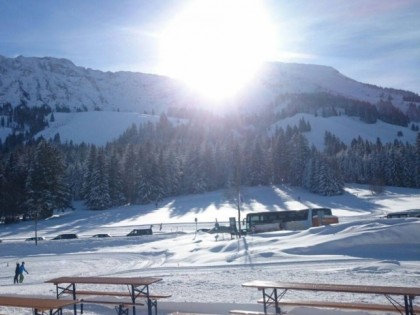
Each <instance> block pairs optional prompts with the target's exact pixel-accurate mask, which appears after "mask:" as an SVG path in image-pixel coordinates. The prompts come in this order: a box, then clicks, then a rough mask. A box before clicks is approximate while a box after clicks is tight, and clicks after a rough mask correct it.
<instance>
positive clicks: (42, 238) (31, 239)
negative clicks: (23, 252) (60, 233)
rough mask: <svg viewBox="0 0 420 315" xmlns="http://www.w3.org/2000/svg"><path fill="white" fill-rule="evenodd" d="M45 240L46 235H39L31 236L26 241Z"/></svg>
mask: <svg viewBox="0 0 420 315" xmlns="http://www.w3.org/2000/svg"><path fill="white" fill-rule="evenodd" d="M43 240H45V237H43V236H38V237H29V238H27V239H26V240H25V241H43Z"/></svg>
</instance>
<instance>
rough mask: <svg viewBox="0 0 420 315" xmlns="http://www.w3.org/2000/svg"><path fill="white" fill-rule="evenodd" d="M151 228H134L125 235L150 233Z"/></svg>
mask: <svg viewBox="0 0 420 315" xmlns="http://www.w3.org/2000/svg"><path fill="white" fill-rule="evenodd" d="M152 234H153V232H152V229H151V228H150V229H134V230H132V231H131V232H130V233H128V234H127V236H141V235H152Z"/></svg>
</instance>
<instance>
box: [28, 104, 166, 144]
mask: <svg viewBox="0 0 420 315" xmlns="http://www.w3.org/2000/svg"><path fill="white" fill-rule="evenodd" d="M54 119H55V121H54V122H50V126H49V127H48V128H46V129H44V130H43V131H41V132H39V133H38V134H37V136H36V137H41V136H42V137H44V138H45V139H53V138H54V136H55V135H56V134H57V133H58V134H59V135H60V139H61V142H62V143H65V142H70V141H72V142H73V143H74V144H81V143H82V142H84V143H86V144H95V145H98V146H103V145H105V144H106V143H107V142H111V141H113V140H116V139H117V138H118V137H119V136H121V135H122V134H123V133H124V132H125V131H126V130H127V129H128V128H130V127H131V126H132V125H133V124H135V125H136V126H138V125H139V124H143V123H147V122H148V121H150V122H153V123H156V122H157V121H159V116H155V115H147V114H139V113H127V112H102V111H97V112H80V113H55V114H54Z"/></svg>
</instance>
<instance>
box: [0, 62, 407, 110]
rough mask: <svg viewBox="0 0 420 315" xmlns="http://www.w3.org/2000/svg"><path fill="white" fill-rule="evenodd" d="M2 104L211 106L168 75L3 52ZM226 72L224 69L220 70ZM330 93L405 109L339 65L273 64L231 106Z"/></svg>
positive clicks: (397, 100)
mask: <svg viewBox="0 0 420 315" xmlns="http://www.w3.org/2000/svg"><path fill="white" fill-rule="evenodd" d="M0 74H1V77H0V104H1V103H6V102H10V103H11V104H12V105H13V106H17V105H19V104H21V103H25V104H27V105H28V106H41V105H44V104H48V105H50V106H51V107H52V108H55V106H56V105H58V106H67V107H69V108H70V109H72V110H76V109H87V110H93V109H95V108H99V109H101V110H117V109H120V110H121V111H135V112H143V111H144V110H147V111H151V110H152V109H154V110H155V112H158V111H160V110H164V109H166V108H167V107H168V106H170V105H174V104H175V105H182V106H194V103H195V105H203V104H205V105H206V106H209V107H211V106H212V104H210V103H208V102H205V101H204V100H200V99H199V98H198V97H197V95H193V93H192V92H191V91H188V89H187V88H186V87H184V86H181V85H180V83H178V82H176V81H175V80H172V79H170V78H167V77H163V76H157V75H151V74H143V73H132V72H115V73H113V72H101V71H96V70H92V69H85V68H82V67H77V66H75V65H74V64H73V63H72V62H71V61H69V60H66V59H57V58H51V57H45V58H27V57H22V56H19V57H17V58H6V57H2V56H0ZM220 75H221V76H222V75H223V74H222V73H221V74H220ZM313 92H327V93H331V94H334V95H341V96H345V97H348V98H351V99H357V100H364V101H368V102H371V103H372V104H376V103H377V102H378V101H379V100H380V99H381V98H384V97H385V98H387V97H389V96H391V97H392V102H393V104H394V105H395V106H397V107H400V108H401V109H402V110H403V111H404V112H405V111H406V109H407V107H406V106H407V104H405V103H404V102H403V101H402V95H401V93H402V91H399V92H397V91H395V90H394V91H390V90H385V89H383V88H379V87H375V86H371V85H366V84H363V83H360V82H356V81H354V80H351V79H349V78H347V77H345V76H344V75H342V74H341V73H339V72H338V71H337V70H335V69H333V68H331V67H326V66H319V65H309V64H289V63H268V64H266V65H265V66H264V67H263V68H262V69H261V71H260V73H259V75H257V76H256V78H255V79H254V81H252V82H251V83H250V84H249V86H247V87H246V88H245V89H243V92H242V93H241V94H239V95H237V97H236V98H235V99H233V100H229V101H228V102H227V104H226V106H223V104H218V106H217V107H216V108H214V109H215V110H222V109H223V110H226V107H229V106H233V107H235V106H238V105H240V106H241V107H247V108H248V109H253V110H258V109H259V108H261V106H265V105H267V104H269V103H270V102H272V101H274V100H275V98H276V97H277V96H278V95H280V94H284V93H313Z"/></svg>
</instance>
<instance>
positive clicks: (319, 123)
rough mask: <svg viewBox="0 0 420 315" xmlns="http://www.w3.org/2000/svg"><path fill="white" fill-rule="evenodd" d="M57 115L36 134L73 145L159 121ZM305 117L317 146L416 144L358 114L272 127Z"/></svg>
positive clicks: (121, 115)
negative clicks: (331, 139)
mask: <svg viewBox="0 0 420 315" xmlns="http://www.w3.org/2000/svg"><path fill="white" fill-rule="evenodd" d="M54 118H55V121H54V122H50V126H49V127H47V128H46V129H45V130H43V131H41V132H39V133H38V134H37V135H36V137H40V136H42V137H44V138H46V139H53V138H54V136H55V135H56V134H57V133H59V134H60V139H61V142H62V143H65V142H70V141H72V142H73V143H74V144H80V143H82V142H84V143H86V144H95V145H98V146H100V145H105V144H106V143H107V142H110V141H112V140H116V139H117V138H118V137H119V136H121V135H122V134H123V133H124V131H126V130H127V129H128V128H130V127H131V126H132V125H133V124H136V125H139V124H143V123H146V122H148V121H150V122H157V121H159V116H156V115H146V114H140V113H134V112H130V113H129V112H112V111H111V112H106V111H99V112H81V113H55V114H54ZM302 118H303V119H305V121H307V122H309V123H310V124H311V131H310V132H306V133H304V135H305V136H306V137H307V139H308V141H309V143H310V144H313V145H315V146H316V147H317V148H318V149H323V147H324V136H325V131H330V132H332V133H333V134H335V135H336V136H337V137H338V138H339V139H340V140H341V141H343V142H344V143H345V144H347V145H349V144H350V143H351V141H352V140H353V139H355V138H357V137H358V136H360V137H362V139H365V140H368V141H371V142H374V143H375V142H376V139H377V138H380V139H381V141H382V143H384V144H385V143H392V142H394V140H395V139H398V140H400V141H403V142H404V143H405V142H408V143H411V144H414V143H415V141H416V136H417V132H415V131H413V130H411V129H410V128H409V127H401V126H396V125H390V124H387V123H384V122H382V121H379V120H378V122H376V123H375V124H366V123H364V122H362V121H360V120H359V119H358V118H355V117H348V116H337V117H329V118H324V117H320V116H314V115H310V114H297V115H295V116H293V117H289V118H285V119H284V120H282V121H280V122H278V123H276V124H275V125H273V127H272V130H275V129H276V128H280V127H281V128H283V129H286V127H287V126H290V127H293V126H299V120H300V119H302ZM171 121H172V123H174V124H177V123H179V122H180V120H179V119H171ZM181 121H182V120H181ZM0 130H1V128H0ZM398 131H402V133H403V136H402V137H398V136H397V133H398Z"/></svg>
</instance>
